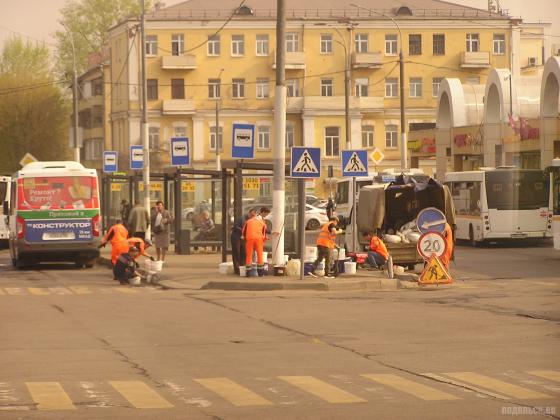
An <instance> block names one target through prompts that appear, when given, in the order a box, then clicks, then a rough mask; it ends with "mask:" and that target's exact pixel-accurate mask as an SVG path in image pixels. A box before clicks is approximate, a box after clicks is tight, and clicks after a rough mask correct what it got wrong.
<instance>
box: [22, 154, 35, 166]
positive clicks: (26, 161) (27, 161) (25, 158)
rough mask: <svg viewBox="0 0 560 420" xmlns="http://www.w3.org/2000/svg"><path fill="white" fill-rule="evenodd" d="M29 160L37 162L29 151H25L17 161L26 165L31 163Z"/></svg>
mask: <svg viewBox="0 0 560 420" xmlns="http://www.w3.org/2000/svg"><path fill="white" fill-rule="evenodd" d="M31 162H37V159H36V158H35V156H33V155H32V154H31V153H26V154H25V156H23V157H22V158H21V160H20V161H19V164H20V165H21V166H25V165H27V164H28V163H31Z"/></svg>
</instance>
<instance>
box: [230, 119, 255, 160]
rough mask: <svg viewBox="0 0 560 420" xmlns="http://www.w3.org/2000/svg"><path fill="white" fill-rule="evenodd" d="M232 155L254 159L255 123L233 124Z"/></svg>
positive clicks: (233, 156)
mask: <svg viewBox="0 0 560 420" xmlns="http://www.w3.org/2000/svg"><path fill="white" fill-rule="evenodd" d="M231 131H232V135H233V138H232V140H231V157H232V158H241V159H253V158H254V157H255V126H254V125H253V124H233V127H232V130H231Z"/></svg>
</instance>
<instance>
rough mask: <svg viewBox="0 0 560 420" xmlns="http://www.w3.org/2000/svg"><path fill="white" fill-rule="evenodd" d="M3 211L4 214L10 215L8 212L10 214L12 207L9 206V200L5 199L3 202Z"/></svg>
mask: <svg viewBox="0 0 560 420" xmlns="http://www.w3.org/2000/svg"><path fill="white" fill-rule="evenodd" d="M2 213H3V214H4V216H8V214H10V207H9V206H8V202H7V201H4V202H3V203H2Z"/></svg>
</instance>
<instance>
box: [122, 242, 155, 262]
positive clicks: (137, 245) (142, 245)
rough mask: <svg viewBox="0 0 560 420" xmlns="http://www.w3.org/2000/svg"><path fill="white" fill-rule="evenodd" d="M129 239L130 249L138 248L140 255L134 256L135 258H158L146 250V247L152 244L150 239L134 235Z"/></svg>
mask: <svg viewBox="0 0 560 420" xmlns="http://www.w3.org/2000/svg"><path fill="white" fill-rule="evenodd" d="M127 241H128V246H129V249H130V247H134V248H138V256H137V257H136V258H134V259H135V260H136V259H137V258H138V257H140V256H142V257H146V258H149V259H150V260H152V261H155V260H156V259H155V258H154V257H152V256H151V255H150V254H148V252H147V251H146V249H148V248H149V247H151V246H152V241H150V240H149V239H142V238H135V237H132V238H128V240H127Z"/></svg>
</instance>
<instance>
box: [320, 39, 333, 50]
mask: <svg viewBox="0 0 560 420" xmlns="http://www.w3.org/2000/svg"><path fill="white" fill-rule="evenodd" d="M321 54H332V35H331V34H322V35H321Z"/></svg>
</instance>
